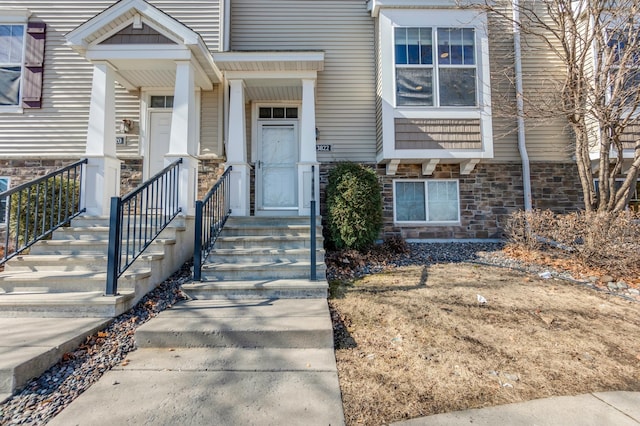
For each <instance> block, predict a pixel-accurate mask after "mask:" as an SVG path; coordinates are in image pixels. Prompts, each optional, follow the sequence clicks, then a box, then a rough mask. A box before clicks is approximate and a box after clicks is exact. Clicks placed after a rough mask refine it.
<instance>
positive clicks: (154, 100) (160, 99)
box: [150, 95, 173, 108]
mask: <svg viewBox="0 0 640 426" xmlns="http://www.w3.org/2000/svg"><path fill="white" fill-rule="evenodd" d="M150 104H151V108H173V96H157V95H154V96H151V102H150Z"/></svg>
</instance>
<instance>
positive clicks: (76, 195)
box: [8, 177, 80, 245]
mask: <svg viewBox="0 0 640 426" xmlns="http://www.w3.org/2000/svg"><path fill="white" fill-rule="evenodd" d="M79 200H80V184H79V182H76V181H74V180H69V181H67V180H66V179H63V178H61V177H55V178H50V179H46V180H44V181H41V182H39V183H38V184H37V185H34V186H32V187H31V189H30V190H26V189H25V190H22V191H20V192H17V193H14V194H12V195H11V200H10V203H11V207H10V210H9V214H10V216H9V235H10V236H11V239H12V241H13V242H16V240H17V243H18V245H22V244H25V243H29V242H31V241H32V240H33V239H34V238H35V237H37V236H38V235H41V234H43V233H45V232H46V231H48V230H50V229H51V228H53V227H55V226H58V225H62V224H65V222H66V221H65V218H66V217H68V216H70V215H71V214H73V213H74V212H76V211H78V208H79ZM8 202H9V201H8Z"/></svg>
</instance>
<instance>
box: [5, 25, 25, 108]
mask: <svg viewBox="0 0 640 426" xmlns="http://www.w3.org/2000/svg"><path fill="white" fill-rule="evenodd" d="M23 45H24V25H4V24H3V25H0V106H16V105H18V104H19V102H20V81H21V76H22V52H23Z"/></svg>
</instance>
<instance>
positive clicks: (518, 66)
mask: <svg viewBox="0 0 640 426" xmlns="http://www.w3.org/2000/svg"><path fill="white" fill-rule="evenodd" d="M512 7H513V50H514V54H515V58H514V69H515V83H516V111H517V125H518V151H520V158H521V159H522V185H523V189H524V209H525V211H531V210H532V209H533V208H532V202H531V170H530V167H529V154H528V153H527V144H526V139H525V126H524V90H523V88H522V50H521V44H520V2H519V0H513V2H512Z"/></svg>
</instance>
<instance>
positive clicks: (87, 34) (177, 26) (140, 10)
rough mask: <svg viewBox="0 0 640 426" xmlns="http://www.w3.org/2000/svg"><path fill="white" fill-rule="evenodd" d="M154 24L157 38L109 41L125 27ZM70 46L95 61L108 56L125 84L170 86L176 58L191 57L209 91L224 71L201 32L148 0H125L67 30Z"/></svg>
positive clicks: (201, 84) (201, 83) (199, 81)
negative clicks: (152, 40)
mask: <svg viewBox="0 0 640 426" xmlns="http://www.w3.org/2000/svg"><path fill="white" fill-rule="evenodd" d="M144 26H148V27H150V28H151V29H152V30H153V32H154V33H157V34H158V35H159V36H160V38H159V41H157V42H146V41H145V42H140V41H138V42H136V41H130V42H126V41H124V40H126V38H125V37H123V42H121V43H105V41H107V40H109V39H110V38H112V37H114V36H116V35H118V34H119V33H121V32H124V31H127V30H130V29H131V28H133V29H142V28H143V27H144ZM66 39H67V45H68V46H70V47H71V48H73V49H74V50H76V51H77V52H78V53H80V54H81V55H83V56H84V57H86V58H87V59H88V60H90V61H92V62H96V61H106V62H108V63H109V64H110V65H111V66H112V67H113V68H114V69H115V70H116V73H117V80H118V82H119V83H120V84H122V85H123V86H124V87H125V88H127V89H129V90H134V89H137V88H140V87H172V86H173V85H174V84H175V68H176V61H191V62H192V63H193V64H194V66H195V70H196V83H197V85H198V86H199V87H201V88H202V89H205V90H210V89H211V88H212V84H213V83H218V82H220V81H221V78H222V73H221V72H220V70H219V68H218V67H217V66H216V64H215V63H214V61H213V57H212V56H211V52H210V51H209V49H208V48H207V46H206V45H205V43H204V40H202V37H201V36H200V35H199V34H198V33H196V32H195V31H193V30H191V29H190V28H188V27H187V26H185V25H184V24H182V23H181V22H179V21H177V20H176V19H174V18H172V17H171V16H169V15H167V14H166V13H164V12H163V11H161V10H159V9H157V8H156V7H154V6H152V5H151V4H149V3H147V2H146V1H144V0H122V1H119V2H117V3H115V4H114V5H112V6H110V7H108V8H107V9H105V10H103V11H102V12H100V13H99V14H97V15H96V16H94V17H93V18H91V19H89V20H88V21H86V22H84V23H83V24H81V25H80V26H78V27H77V28H75V29H74V30H72V31H71V32H69V33H68V34H67V35H66Z"/></svg>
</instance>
